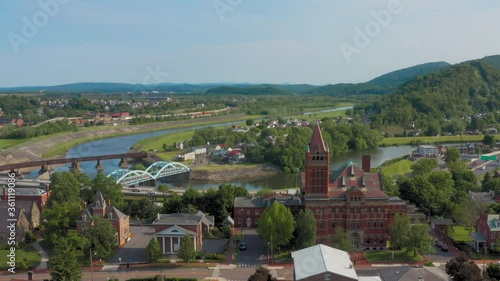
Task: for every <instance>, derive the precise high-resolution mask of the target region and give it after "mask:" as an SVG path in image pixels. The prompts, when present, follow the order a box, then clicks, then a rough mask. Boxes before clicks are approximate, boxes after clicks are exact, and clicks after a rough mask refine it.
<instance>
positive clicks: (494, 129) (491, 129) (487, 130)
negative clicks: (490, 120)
mask: <svg viewBox="0 0 500 281" xmlns="http://www.w3.org/2000/svg"><path fill="white" fill-rule="evenodd" d="M485 131H486V133H488V134H490V135H496V134H498V130H497V128H488V129H486V130H485Z"/></svg>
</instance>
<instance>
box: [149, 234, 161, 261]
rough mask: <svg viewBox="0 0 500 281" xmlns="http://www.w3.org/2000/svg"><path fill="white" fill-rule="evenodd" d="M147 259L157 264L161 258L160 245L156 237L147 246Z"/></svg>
mask: <svg viewBox="0 0 500 281" xmlns="http://www.w3.org/2000/svg"><path fill="white" fill-rule="evenodd" d="M146 257H147V259H148V261H149V262H157V261H158V260H159V259H160V258H161V249H160V243H158V239H156V237H153V238H151V240H150V241H149V243H148V245H147V246H146Z"/></svg>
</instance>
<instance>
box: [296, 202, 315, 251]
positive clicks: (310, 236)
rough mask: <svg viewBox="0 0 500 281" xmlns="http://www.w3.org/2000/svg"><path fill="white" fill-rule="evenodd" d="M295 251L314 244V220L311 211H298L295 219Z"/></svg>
mask: <svg viewBox="0 0 500 281" xmlns="http://www.w3.org/2000/svg"><path fill="white" fill-rule="evenodd" d="M295 222H296V225H298V226H300V227H297V228H296V229H295V235H294V236H295V249H297V250H300V249H303V248H307V247H310V246H313V245H315V244H316V218H315V217H314V214H313V213H312V212H311V210H305V211H304V210H300V212H299V213H297V216H296V218H295Z"/></svg>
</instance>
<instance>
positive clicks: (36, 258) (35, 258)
mask: <svg viewBox="0 0 500 281" xmlns="http://www.w3.org/2000/svg"><path fill="white" fill-rule="evenodd" d="M9 253H10V251H9V250H0V269H7V268H9V267H10V266H9V265H8V264H7V262H8V261H9V258H8V257H7V255H8V254H9ZM41 259H42V258H41V257H40V254H39V253H38V251H37V250H35V249H34V248H33V247H30V246H26V245H25V246H22V247H17V248H16V269H28V268H30V269H31V268H35V267H36V266H38V264H40V261H41ZM24 262H25V265H26V267H25V266H24V264H23V263H24Z"/></svg>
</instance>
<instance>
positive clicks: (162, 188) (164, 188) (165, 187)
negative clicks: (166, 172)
mask: <svg viewBox="0 0 500 281" xmlns="http://www.w3.org/2000/svg"><path fill="white" fill-rule="evenodd" d="M158 191H159V192H161V194H163V202H167V198H166V196H165V194H168V193H169V192H170V188H168V185H166V184H160V185H159V186H158Z"/></svg>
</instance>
